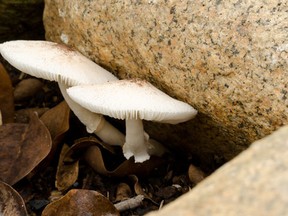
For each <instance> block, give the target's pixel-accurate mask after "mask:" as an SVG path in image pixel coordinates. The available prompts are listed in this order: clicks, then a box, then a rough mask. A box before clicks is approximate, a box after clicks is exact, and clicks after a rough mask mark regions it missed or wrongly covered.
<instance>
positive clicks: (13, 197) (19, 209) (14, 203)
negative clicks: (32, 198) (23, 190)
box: [0, 181, 28, 216]
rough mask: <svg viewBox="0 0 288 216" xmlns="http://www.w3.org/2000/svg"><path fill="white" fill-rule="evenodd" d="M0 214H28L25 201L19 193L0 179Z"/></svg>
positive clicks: (15, 215)
mask: <svg viewBox="0 0 288 216" xmlns="http://www.w3.org/2000/svg"><path fill="white" fill-rule="evenodd" d="M0 215H5V216H10V215H11V216H26V215H28V213H27V210H26V207H25V203H24V201H23V199H22V197H21V196H20V195H19V193H18V192H17V191H16V190H14V189H13V188H12V187H11V186H10V185H8V184H6V183H4V182H2V181H0Z"/></svg>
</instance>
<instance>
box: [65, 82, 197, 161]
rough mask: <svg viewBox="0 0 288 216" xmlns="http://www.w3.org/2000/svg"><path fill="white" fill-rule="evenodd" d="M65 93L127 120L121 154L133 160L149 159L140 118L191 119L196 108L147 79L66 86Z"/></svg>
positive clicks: (96, 110)
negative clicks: (166, 92)
mask: <svg viewBox="0 0 288 216" xmlns="http://www.w3.org/2000/svg"><path fill="white" fill-rule="evenodd" d="M67 93H68V95H69V96H70V97H71V98H72V100H75V101H76V102H77V103H79V104H81V105H82V106H83V107H85V108H87V109H88V110H90V111H92V112H96V113H102V114H103V115H108V116H110V117H114V118H117V119H125V120H126V140H125V144H124V146H123V153H124V156H125V157H126V158H127V159H129V158H130V157H131V156H134V159H135V162H143V161H145V160H148V159H149V157H150V155H149V149H148V148H149V147H148V146H147V143H146V142H145V135H144V130H143V124H142V120H144V119H145V120H149V121H157V122H163V123H170V124H177V123H180V122H184V121H187V120H189V119H192V118H193V117H194V116H195V115H196V114H197V111H196V110H195V109H194V108H193V107H192V106H190V105H188V104H186V103H184V102H182V101H179V100H176V99H174V98H172V97H170V96H168V95H167V94H165V93H163V92H162V91H160V90H159V89H157V88H155V87H154V86H153V85H151V84H150V83H148V82H146V81H141V80H119V81H113V82H109V83H103V84H99V85H82V86H75V87H71V88H69V89H67Z"/></svg>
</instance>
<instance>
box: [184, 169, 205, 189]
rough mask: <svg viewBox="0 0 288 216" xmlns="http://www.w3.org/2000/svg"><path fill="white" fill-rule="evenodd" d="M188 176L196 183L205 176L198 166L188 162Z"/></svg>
mask: <svg viewBox="0 0 288 216" xmlns="http://www.w3.org/2000/svg"><path fill="white" fill-rule="evenodd" d="M188 177H189V179H190V181H191V182H193V183H194V184H198V183H199V182H201V181H202V180H203V179H204V178H205V173H204V172H203V171H202V170H200V169H199V168H197V167H195V166H194V165H193V164H190V166H189V169H188Z"/></svg>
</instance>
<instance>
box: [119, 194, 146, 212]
mask: <svg viewBox="0 0 288 216" xmlns="http://www.w3.org/2000/svg"><path fill="white" fill-rule="evenodd" d="M143 200H144V196H143V195H137V196H135V197H132V198H130V199H127V200H123V201H121V202H119V203H116V204H114V206H115V207H116V209H117V210H118V211H119V212H123V211H126V210H128V209H134V208H136V207H138V206H140V205H141V204H142V201H143Z"/></svg>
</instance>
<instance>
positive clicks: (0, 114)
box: [0, 110, 3, 126]
mask: <svg viewBox="0 0 288 216" xmlns="http://www.w3.org/2000/svg"><path fill="white" fill-rule="evenodd" d="M2 124H3V121H2V113H1V110H0V126H1V125H2Z"/></svg>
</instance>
